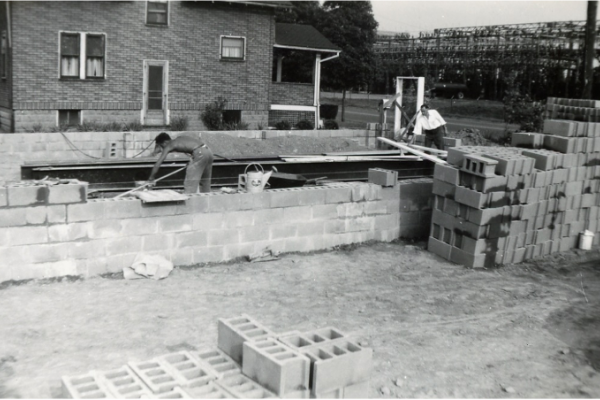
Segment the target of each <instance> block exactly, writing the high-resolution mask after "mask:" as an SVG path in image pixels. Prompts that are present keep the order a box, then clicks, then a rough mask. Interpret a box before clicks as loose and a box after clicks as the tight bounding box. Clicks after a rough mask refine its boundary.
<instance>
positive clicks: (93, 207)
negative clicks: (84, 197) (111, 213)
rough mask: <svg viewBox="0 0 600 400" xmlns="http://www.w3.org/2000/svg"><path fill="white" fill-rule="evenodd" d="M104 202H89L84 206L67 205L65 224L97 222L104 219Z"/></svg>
mask: <svg viewBox="0 0 600 400" xmlns="http://www.w3.org/2000/svg"><path fill="white" fill-rule="evenodd" d="M105 204H106V202H105V201H101V200H90V201H88V202H87V203H84V204H69V205H67V222H81V221H98V220H101V219H104V206H105Z"/></svg>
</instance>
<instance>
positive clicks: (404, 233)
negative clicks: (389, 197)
mask: <svg viewBox="0 0 600 400" xmlns="http://www.w3.org/2000/svg"><path fill="white" fill-rule="evenodd" d="M398 188H399V191H400V197H399V198H400V201H399V206H400V214H399V217H400V221H399V225H400V233H399V236H400V238H402V239H412V240H421V239H427V236H428V235H429V230H430V222H431V215H432V210H433V196H432V190H433V179H431V178H417V179H406V180H401V181H399V182H398Z"/></svg>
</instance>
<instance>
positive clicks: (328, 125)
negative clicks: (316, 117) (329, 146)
mask: <svg viewBox="0 0 600 400" xmlns="http://www.w3.org/2000/svg"><path fill="white" fill-rule="evenodd" d="M323 129H340V127H339V125H338V123H337V122H336V121H334V120H332V119H326V120H325V121H323Z"/></svg>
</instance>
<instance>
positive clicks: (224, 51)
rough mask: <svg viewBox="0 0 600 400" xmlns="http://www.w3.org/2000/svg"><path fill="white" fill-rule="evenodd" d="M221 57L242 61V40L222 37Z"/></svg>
mask: <svg viewBox="0 0 600 400" xmlns="http://www.w3.org/2000/svg"><path fill="white" fill-rule="evenodd" d="M221 57H222V58H232V59H238V60H243V59H244V38H232V37H224V38H223V39H222V43H221Z"/></svg>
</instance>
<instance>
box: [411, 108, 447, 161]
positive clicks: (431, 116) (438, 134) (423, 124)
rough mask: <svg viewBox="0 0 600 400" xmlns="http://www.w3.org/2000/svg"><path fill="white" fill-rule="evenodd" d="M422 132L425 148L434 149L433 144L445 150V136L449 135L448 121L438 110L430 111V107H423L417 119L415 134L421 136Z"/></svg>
mask: <svg viewBox="0 0 600 400" xmlns="http://www.w3.org/2000/svg"><path fill="white" fill-rule="evenodd" d="M421 131H422V132H423V133H424V134H425V146H426V147H433V146H432V144H435V146H436V147H437V148H438V149H440V150H444V136H445V135H447V134H448V129H447V127H446V121H444V118H442V116H441V115H440V113H439V112H437V111H436V110H430V109H429V106H428V105H426V104H423V105H422V106H421V115H419V116H418V117H417V123H416V124H415V129H414V133H415V135H420V134H421Z"/></svg>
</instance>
